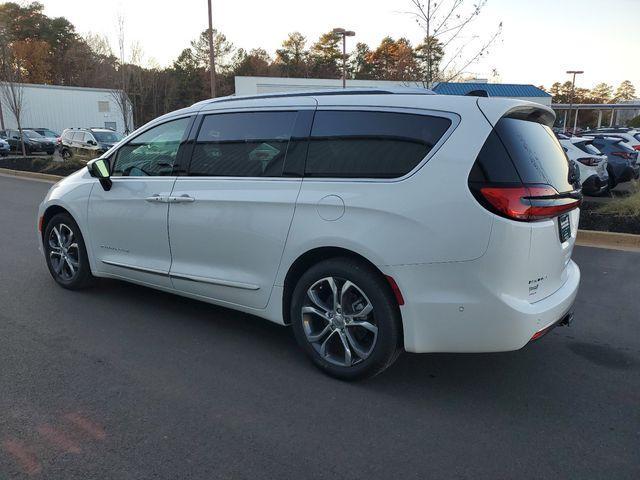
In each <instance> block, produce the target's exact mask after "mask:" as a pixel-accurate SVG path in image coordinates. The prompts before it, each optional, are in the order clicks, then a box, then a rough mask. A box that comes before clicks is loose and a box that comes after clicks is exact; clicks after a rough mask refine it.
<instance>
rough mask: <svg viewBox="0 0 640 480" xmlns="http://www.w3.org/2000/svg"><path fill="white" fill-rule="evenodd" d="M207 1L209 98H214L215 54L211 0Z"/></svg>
mask: <svg viewBox="0 0 640 480" xmlns="http://www.w3.org/2000/svg"><path fill="white" fill-rule="evenodd" d="M207 1H208V2H209V31H208V33H209V70H210V71H211V98H216V56H215V53H214V51H213V16H212V14H211V0H207Z"/></svg>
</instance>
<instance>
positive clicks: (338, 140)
mask: <svg viewBox="0 0 640 480" xmlns="http://www.w3.org/2000/svg"><path fill="white" fill-rule="evenodd" d="M450 125H451V120H449V119H448V118H442V117H434V116H427V115H414V114H405V113H393V112H357V111H319V112H317V113H316V116H315V119H314V122H313V130H312V133H311V141H310V144H309V153H308V156H307V164H306V169H305V175H307V176H312V177H334V178H335V177H343V178H358V177H360V178H395V177H401V176H403V175H405V174H407V173H409V172H410V171H411V170H412V169H413V168H414V167H415V166H416V165H418V163H420V161H422V159H423V158H424V157H425V156H426V155H427V154H428V153H429V151H430V150H431V149H432V148H433V146H434V145H435V144H436V143H437V142H438V140H440V138H442V136H443V135H444V133H445V132H446V131H447V129H448V128H449V126H450Z"/></svg>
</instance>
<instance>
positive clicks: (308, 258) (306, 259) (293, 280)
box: [282, 247, 403, 338]
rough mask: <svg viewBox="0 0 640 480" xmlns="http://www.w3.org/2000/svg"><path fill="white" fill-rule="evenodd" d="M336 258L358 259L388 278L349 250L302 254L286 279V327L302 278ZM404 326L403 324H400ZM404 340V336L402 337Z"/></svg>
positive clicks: (340, 248)
mask: <svg viewBox="0 0 640 480" xmlns="http://www.w3.org/2000/svg"><path fill="white" fill-rule="evenodd" d="M336 257H347V258H352V259H356V260H359V261H362V262H364V263H365V264H367V265H368V266H370V267H371V268H372V269H373V270H375V271H376V272H377V273H378V274H379V275H380V276H381V277H382V278H386V277H387V276H386V275H385V274H384V272H382V271H381V270H380V269H379V268H378V267H377V266H376V265H375V264H374V263H373V262H371V261H370V260H369V259H368V258H366V257H364V256H363V255H361V254H359V253H356V252H354V251H353V250H349V249H347V248H343V247H317V248H313V249H311V250H308V251H306V252H305V253H303V254H301V255H300V256H299V257H298V258H296V260H295V261H294V262H293V263H292V264H291V266H290V267H289V270H288V271H287V274H286V276H285V278H284V290H283V295H282V319H283V321H284V324H285V325H290V324H291V312H290V310H291V297H292V295H293V291H294V289H295V287H296V284H297V283H298V280H299V279H300V277H301V276H302V275H303V274H304V272H306V271H307V270H309V268H311V267H312V266H313V265H315V264H317V263H318V262H321V261H323V260H328V259H330V258H336ZM385 285H387V287H388V289H389V293H390V294H391V297H392V298H393V299H394V302H395V303H396V305H397V306H398V311H399V312H400V318H402V312H401V311H400V306H399V304H398V301H397V298H396V296H395V294H394V292H393V290H392V288H391V285H390V283H389V282H388V281H385ZM400 324H401V326H402V322H400ZM400 337H401V338H403V334H402V333H401V335H400Z"/></svg>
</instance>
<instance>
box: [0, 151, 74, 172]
mask: <svg viewBox="0 0 640 480" xmlns="http://www.w3.org/2000/svg"><path fill="white" fill-rule="evenodd" d="M85 165H86V162H82V161H78V160H64V161H56V160H52V159H51V157H36V156H32V157H8V158H0V168H8V169H10V170H21V171H23V172H37V173H46V174H49V175H61V176H67V175H71V174H72V173H74V172H76V171H78V170H79V169H81V168H82V167H83V166H85Z"/></svg>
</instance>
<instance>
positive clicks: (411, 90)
mask: <svg viewBox="0 0 640 480" xmlns="http://www.w3.org/2000/svg"><path fill="white" fill-rule="evenodd" d="M389 94H394V95H436V93H435V92H434V91H432V90H428V89H426V88H419V87H390V88H378V87H375V88H374V87H372V88H326V89H323V90H296V91H294V92H279V93H264V94H259V95H240V96H236V95H229V96H227V97H220V98H213V99H211V100H208V101H207V100H205V101H204V102H198V103H200V104H203V103H206V104H210V103H223V102H235V101H239V100H254V99H262V98H287V97H317V96H326V95H389Z"/></svg>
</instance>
